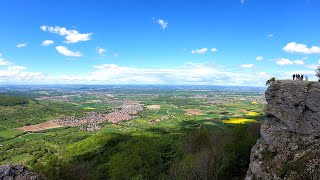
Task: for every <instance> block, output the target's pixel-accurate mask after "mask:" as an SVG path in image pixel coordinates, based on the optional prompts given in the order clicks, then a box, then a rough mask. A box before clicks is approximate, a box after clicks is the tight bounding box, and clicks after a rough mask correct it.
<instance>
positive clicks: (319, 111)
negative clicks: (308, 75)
mask: <svg viewBox="0 0 320 180" xmlns="http://www.w3.org/2000/svg"><path fill="white" fill-rule="evenodd" d="M265 96H266V100H267V103H268V105H267V108H266V116H267V118H266V120H265V121H264V122H263V124H262V126H261V130H260V132H261V138H260V139H259V140H258V141H257V143H256V144H255V145H254V147H253V148H252V149H251V155H250V165H249V169H248V172H247V177H246V180H251V179H320V83H319V82H311V81H290V80H288V81H276V82H274V83H272V84H271V85H270V87H269V88H268V89H267V90H266V93H265Z"/></svg>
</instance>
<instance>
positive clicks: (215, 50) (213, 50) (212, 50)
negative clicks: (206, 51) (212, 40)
mask: <svg viewBox="0 0 320 180" xmlns="http://www.w3.org/2000/svg"><path fill="white" fill-rule="evenodd" d="M210 50H211V52H217V51H218V49H217V48H211V49H210Z"/></svg>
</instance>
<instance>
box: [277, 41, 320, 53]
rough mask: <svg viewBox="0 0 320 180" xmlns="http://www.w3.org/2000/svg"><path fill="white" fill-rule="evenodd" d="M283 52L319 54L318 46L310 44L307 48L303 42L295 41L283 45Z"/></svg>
mask: <svg viewBox="0 0 320 180" xmlns="http://www.w3.org/2000/svg"><path fill="white" fill-rule="evenodd" d="M283 50H284V51H285V52H289V53H303V54H320V47H318V46H312V47H311V48H308V46H307V45H305V44H297V43H296V42H291V43H289V44H287V45H286V46H285V47H283Z"/></svg>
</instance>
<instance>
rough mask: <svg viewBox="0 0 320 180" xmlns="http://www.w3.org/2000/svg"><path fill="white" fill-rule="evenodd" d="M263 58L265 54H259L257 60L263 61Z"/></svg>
mask: <svg viewBox="0 0 320 180" xmlns="http://www.w3.org/2000/svg"><path fill="white" fill-rule="evenodd" d="M263 59H264V58H263V56H258V57H257V58H256V60H257V61H262V60H263Z"/></svg>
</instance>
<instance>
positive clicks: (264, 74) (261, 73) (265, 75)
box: [258, 72, 269, 77]
mask: <svg viewBox="0 0 320 180" xmlns="http://www.w3.org/2000/svg"><path fill="white" fill-rule="evenodd" d="M258 76H263V77H267V76H269V75H268V74H267V73H266V72H259V73H258Z"/></svg>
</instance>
